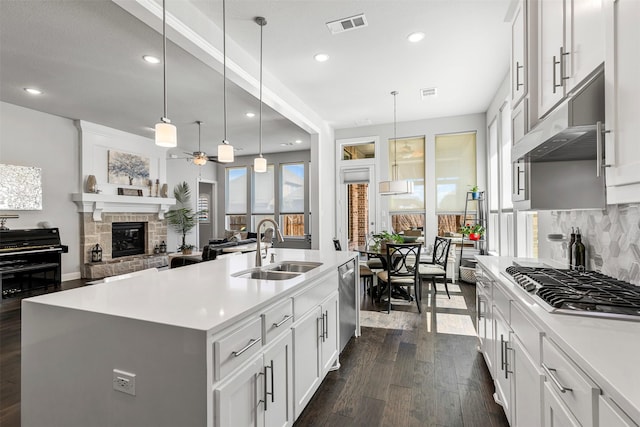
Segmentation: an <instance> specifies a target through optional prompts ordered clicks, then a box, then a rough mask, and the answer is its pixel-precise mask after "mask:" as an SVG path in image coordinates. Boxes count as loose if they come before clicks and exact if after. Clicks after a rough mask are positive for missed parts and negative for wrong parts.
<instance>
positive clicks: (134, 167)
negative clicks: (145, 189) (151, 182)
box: [108, 150, 149, 186]
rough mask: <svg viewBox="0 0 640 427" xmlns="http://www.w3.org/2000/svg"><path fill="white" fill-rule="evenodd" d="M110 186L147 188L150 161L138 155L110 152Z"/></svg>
mask: <svg viewBox="0 0 640 427" xmlns="http://www.w3.org/2000/svg"><path fill="white" fill-rule="evenodd" d="M108 173H109V184H125V185H126V184H128V185H139V186H146V185H147V183H148V179H149V159H148V158H147V157H142V156H139V155H137V154H131V153H122V152H120V151H114V150H109V161H108Z"/></svg>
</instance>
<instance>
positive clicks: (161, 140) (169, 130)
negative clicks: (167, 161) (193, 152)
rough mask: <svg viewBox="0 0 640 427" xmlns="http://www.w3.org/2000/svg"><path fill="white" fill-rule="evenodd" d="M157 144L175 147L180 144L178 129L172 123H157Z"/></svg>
mask: <svg viewBox="0 0 640 427" xmlns="http://www.w3.org/2000/svg"><path fill="white" fill-rule="evenodd" d="M156 145H158V146H160V147H167V148H173V147H177V146H178V130H177V128H176V127H175V126H174V125H172V124H171V123H166V122H159V123H156Z"/></svg>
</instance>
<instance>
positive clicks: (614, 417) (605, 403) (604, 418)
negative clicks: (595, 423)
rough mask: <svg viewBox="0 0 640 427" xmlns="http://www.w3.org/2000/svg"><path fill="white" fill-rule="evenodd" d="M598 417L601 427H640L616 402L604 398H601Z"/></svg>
mask: <svg viewBox="0 0 640 427" xmlns="http://www.w3.org/2000/svg"><path fill="white" fill-rule="evenodd" d="M598 416H599V417H600V427H638V424H636V423H634V422H633V421H632V420H631V418H629V417H628V416H627V414H625V413H624V412H622V411H621V410H620V408H618V405H616V404H615V402H613V401H611V400H610V399H608V398H606V397H604V396H600V406H599V411H598Z"/></svg>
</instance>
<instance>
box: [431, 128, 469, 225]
mask: <svg viewBox="0 0 640 427" xmlns="http://www.w3.org/2000/svg"><path fill="white" fill-rule="evenodd" d="M435 147H436V159H435V160H436V170H435V172H436V212H462V211H464V205H465V201H466V195H467V191H469V189H470V187H471V186H473V185H475V184H476V183H477V174H476V133H475V132H468V133H458V134H450V135H438V136H436V141H435Z"/></svg>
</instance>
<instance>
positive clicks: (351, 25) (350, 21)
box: [327, 13, 368, 34]
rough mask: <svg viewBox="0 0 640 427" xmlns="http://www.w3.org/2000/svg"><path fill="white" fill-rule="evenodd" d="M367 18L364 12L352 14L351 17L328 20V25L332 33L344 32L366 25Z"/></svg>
mask: <svg viewBox="0 0 640 427" xmlns="http://www.w3.org/2000/svg"><path fill="white" fill-rule="evenodd" d="M367 25H368V24H367V18H365V16H364V13H361V14H360V15H355V16H350V17H349V18H342V19H338V20H337V21H331V22H327V27H328V28H329V31H331V34H338V33H344V32H345V31H349V30H355V29H358V28H361V27H366V26H367Z"/></svg>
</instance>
